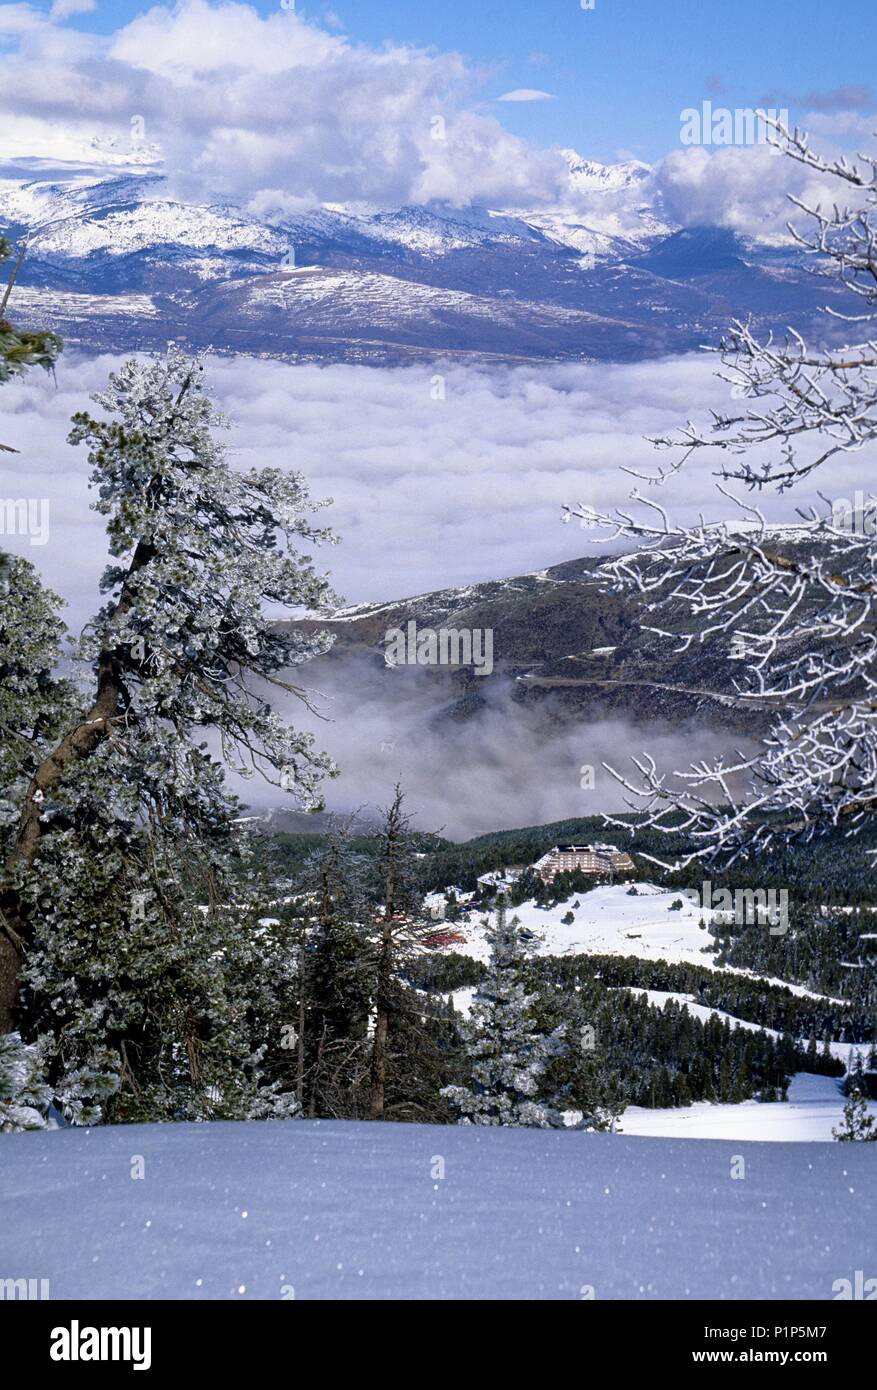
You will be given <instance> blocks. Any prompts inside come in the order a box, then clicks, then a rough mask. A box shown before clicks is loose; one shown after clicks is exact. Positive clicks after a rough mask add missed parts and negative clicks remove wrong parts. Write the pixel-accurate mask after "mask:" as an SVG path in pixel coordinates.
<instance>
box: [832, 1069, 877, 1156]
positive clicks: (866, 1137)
mask: <svg viewBox="0 0 877 1390" xmlns="http://www.w3.org/2000/svg"><path fill="white" fill-rule="evenodd" d="M831 1132H832V1134H833V1136H834V1138H835V1139H838V1140H839V1141H840V1142H841V1143H844V1144H849V1143H861V1142H865V1143H872V1144H873V1143H875V1142H877V1121H875V1119H874V1116H873V1115H872V1114H871V1112H870V1110H869V1109H868V1102H867V1101H866V1100H865V1096H864V1094H863V1092H862V1091H861V1090H860V1088H859V1087H858V1086H857V1085H856V1084H855V1082H853V1084H852V1085H851V1086H850V1090H849V1094H848V1095H847V1098H846V1102H845V1104H844V1117H843V1124H841V1125H839V1126H838V1127H837V1128H836V1129H833V1130H832V1131H831Z"/></svg>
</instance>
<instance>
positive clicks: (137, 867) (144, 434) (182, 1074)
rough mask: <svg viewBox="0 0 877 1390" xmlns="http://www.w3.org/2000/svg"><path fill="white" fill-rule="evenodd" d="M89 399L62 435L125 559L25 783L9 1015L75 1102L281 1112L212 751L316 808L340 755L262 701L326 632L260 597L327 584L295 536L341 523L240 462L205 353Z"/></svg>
mask: <svg viewBox="0 0 877 1390" xmlns="http://www.w3.org/2000/svg"><path fill="white" fill-rule="evenodd" d="M95 400H96V402H97V404H98V406H99V407H100V411H101V413H100V415H98V416H92V415H89V414H86V413H83V414H80V415H77V416H75V417H74V427H73V430H72V432H71V436H70V439H71V443H73V444H79V443H85V444H87V445H88V447H89V461H90V463H91V467H92V483H93V485H94V487H95V489H96V492H97V500H96V501H95V503H94V505H95V508H96V510H97V511H99V512H100V513H101V514H102V515H103V516H104V517H105V518H106V522H107V531H108V535H109V541H110V550H111V554H112V556H113V562H112V563H111V564H110V566H109V567H108V569H107V571H106V572H105V575H104V579H103V590H104V593H105V594H106V595H107V599H106V602H105V604H104V606H103V607H102V608H101V609H100V611H99V612H98V613H97V615H96V616H95V618H94V619H93V621H92V622H91V623H90V624H89V625H88V627H87V628H86V630H85V632H84V633H83V636H82V639H81V642H80V646H79V658H80V668H81V670H83V671H86V672H88V673H89V675H88V678H85V677H83V679H82V680H81V682H80V693H79V694H78V696H77V698H76V699H75V701H74V704H73V707H72V709H70V710H68V711H67V713H66V716H65V718H64V720H63V727H62V729H61V732H60V734H59V735H58V736H57V737H56V738H54V739H52V738H50V739H48V740H46V741H45V744H44V745H41V746H40V756H39V757H38V758H37V759H35V760H34V761H35V763H36V765H35V766H34V767H33V770H32V773H31V774H30V775H29V776H28V777H27V778H26V785H25V786H24V787H23V788H20V789H19V792H18V793H17V795H16V797H15V803H16V806H17V815H16V818H15V823H14V825H13V826H12V827H11V828H10V831H9V842H8V846H7V854H6V860H5V869H4V873H3V876H2V882H0V914H2V925H3V935H2V938H0V1030H8V1029H9V1028H10V1026H11V1025H12V1024H13V1022H14V1021H15V1018H16V1015H17V1014H19V1013H20V1014H22V1015H23V1017H24V1021H25V1022H26V1024H27V1030H28V1031H27V1034H26V1036H28V1037H36V1036H38V1035H39V1036H47V1037H48V1036H51V1037H52V1038H53V1039H54V1040H55V1051H54V1055H53V1056H52V1058H51V1063H50V1069H51V1082H52V1085H53V1086H54V1088H55V1092H56V1097H57V1098H58V1101H59V1104H60V1105H61V1107H62V1109H64V1110H65V1112H66V1113H67V1114H68V1116H69V1117H70V1118H73V1119H77V1118H79V1117H81V1116H85V1115H92V1114H93V1111H94V1107H95V1106H101V1105H103V1103H104V1102H105V1101H106V1099H107V1098H108V1097H109V1096H113V1095H115V1096H120V1097H121V1096H125V1097H127V1101H126V1104H127V1105H128V1107H129V1108H128V1112H127V1117H131V1116H132V1114H134V1113H136V1114H137V1115H138V1116H139V1117H146V1116H149V1115H153V1114H155V1115H159V1116H165V1115H167V1116H168V1117H174V1116H179V1115H184V1116H192V1117H199V1116H201V1115H204V1114H225V1115H229V1114H232V1113H235V1114H240V1113H269V1112H270V1113H288V1110H289V1102H288V1101H286V1100H281V1101H278V1106H279V1109H278V1110H277V1111H272V1110H271V1105H272V1102H271V1101H270V1094H271V1092H272V1087H271V1085H270V1084H268V1083H266V1082H265V1079H264V1069H263V1065H262V1058H263V1057H264V1048H265V1047H266V1046H271V1045H273V1040H271V1039H267V1038H264V1037H262V1036H260V1035H259V1034H258V1033H256V1034H255V1035H254V1034H253V1033H252V1030H251V1028H250V1024H249V1023H248V1019H249V1018H250V1010H249V1008H248V997H247V989H248V975H249V976H250V982H251V978H252V971H253V970H254V969H255V968H257V967H258V963H259V959H260V951H261V949H262V945H263V943H261V942H260V941H259V939H258V937H257V936H256V935H254V933H252V932H250V931H244V930H243V929H242V923H243V922H244V920H245V918H246V915H247V911H248V896H247V892H246V876H247V867H246V847H245V845H244V844H242V841H241V837H240V835H239V834H238V833H237V832H236V831H235V829H234V826H233V819H234V813H235V811H236V809H237V803H236V801H235V799H234V797H232V796H231V795H230V793H229V791H228V788H227V787H226V785H225V781H224V766H223V765H225V766H230V767H232V768H233V769H235V770H236V771H237V772H238V773H240V774H241V775H242V776H243V777H246V778H252V777H262V778H264V779H265V780H266V781H268V782H269V783H272V784H274V785H276V786H278V787H280V788H283V789H284V790H286V791H288V792H289V793H290V794H291V795H294V796H296V797H297V799H298V801H299V803H300V804H304V805H310V806H312V805H317V804H319V797H318V788H319V782H320V779H321V778H322V777H323V776H324V775H326V774H331V773H332V771H333V767H332V764H331V762H330V760H329V759H328V758H326V757H325V756H324V755H322V754H320V753H318V752H316V751H315V749H314V746H313V742H312V739H311V737H310V736H309V735H307V734H303V733H300V732H298V731H296V730H295V729H294V728H292V727H291V726H290V725H289V724H288V723H287V721H286V720H285V719H284V718H283V717H282V716H281V715H280V714H279V713H277V712H276V710H275V709H274V708H273V707H272V703H271V700H272V695H273V692H275V691H277V690H281V691H282V692H284V693H291V694H293V695H298V696H300V697H301V698H306V696H305V695H304V692H303V691H302V690H301V689H300V688H299V687H298V686H295V685H292V684H291V683H290V682H289V679H288V676H287V674H286V673H287V672H288V670H289V668H292V667H295V666H297V665H299V664H301V663H302V662H304V661H306V660H307V659H308V658H309V657H310V656H312V655H314V654H316V653H317V652H322V651H325V650H326V649H327V647H328V645H329V639H328V638H327V637H325V636H322V635H316V636H311V635H306V634H303V633H302V632H300V631H299V630H291V629H284V628H280V627H278V626H277V624H276V622H274V621H272V620H271V618H270V617H269V616H268V614H267V612H266V607H267V605H269V604H270V605H272V606H274V608H275V611H276V609H277V608H278V607H279V608H281V609H282V608H287V609H296V610H298V611H301V609H302V608H304V609H305V610H310V611H311V612H319V611H321V610H323V609H324V608H325V606H327V605H328V604H330V603H331V602H332V600H333V596H332V595H331V592H330V590H329V587H328V584H327V582H326V580H325V579H324V578H322V577H321V576H319V575H318V574H317V573H316V572H315V570H314V568H313V565H312V562H311V560H310V558H308V557H306V556H305V555H303V554H301V553H300V552H299V549H298V546H299V543H300V542H306V543H315V542H318V541H320V540H324V539H328V538H329V536H328V533H327V532H325V531H321V530H317V529H315V528H314V527H313V525H312V523H311V521H310V514H311V512H312V511H313V506H312V504H311V503H310V502H309V499H308V496H307V492H306V490H305V487H304V483H303V481H302V479H301V477H300V476H298V475H296V474H287V473H284V472H281V471H280V470H277V469H250V470H247V471H236V470H234V469H232V468H231V467H230V466H229V463H228V460H227V458H226V455H225V452H224V450H223V448H222V446H221V444H220V443H219V441H218V440H217V439H216V438H215V437H214V431H215V430H216V429H217V428H218V427H219V426H221V425H223V424H224V423H225V422H224V421H223V420H222V418H221V417H220V416H219V415H218V414H217V412H216V410H215V408H214V406H213V404H212V402H211V400H210V397H209V395H208V394H207V391H206V389H205V386H204V381H203V369H202V364H201V362H200V361H199V360H197V359H193V358H191V357H188V356H186V355H185V354H183V353H181V352H179V351H177V350H176V349H174V348H171V349H170V350H169V351H168V353H167V354H166V355H165V356H164V357H161V358H159V359H156V360H152V361H150V362H147V363H140V362H136V361H129V362H127V363H125V364H124V366H123V367H122V368H121V369H120V370H119V371H118V372H115V373H113V375H112V376H111V377H110V381H109V386H108V389H107V390H106V391H105V392H102V393H101V394H100V395H98V396H97V397H95ZM0 660H2V653H0ZM0 685H2V674H0ZM89 685H90V689H89ZM214 752H215V753H216V755H217V756H214ZM21 983H24V985H25V986H26V989H25V991H24V994H23V995H22V996H20V995H19V985H20V984H21ZM137 1107H139V1110H138V1109H137ZM266 1107H267V1109H266Z"/></svg>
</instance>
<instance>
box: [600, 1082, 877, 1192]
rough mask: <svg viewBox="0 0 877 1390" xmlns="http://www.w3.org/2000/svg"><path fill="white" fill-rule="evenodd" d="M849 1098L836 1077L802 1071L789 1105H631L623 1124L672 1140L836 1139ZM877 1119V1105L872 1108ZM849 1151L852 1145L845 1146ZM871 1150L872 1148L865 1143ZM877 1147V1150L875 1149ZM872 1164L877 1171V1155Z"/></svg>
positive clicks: (628, 1128) (792, 1087) (632, 1130)
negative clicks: (660, 1107)
mask: <svg viewBox="0 0 877 1390" xmlns="http://www.w3.org/2000/svg"><path fill="white" fill-rule="evenodd" d="M843 1107H844V1097H843V1095H842V1094H841V1091H840V1088H839V1081H838V1079H837V1078H836V1077H833V1076H815V1075H812V1074H811V1073H810V1072H799V1073H798V1075H797V1076H793V1077H792V1080H791V1082H790V1084H789V1099H788V1101H768V1102H767V1103H766V1104H764V1105H761V1104H759V1102H758V1101H756V1100H746V1101H743V1102H742V1104H740V1105H721V1104H716V1105H714V1104H711V1103H710V1102H709V1101H703V1100H701V1101H695V1103H694V1104H693V1105H687V1106H685V1107H684V1108H683V1109H680V1110H646V1109H643V1108H642V1107H641V1106H639V1105H631V1106H628V1108H627V1110H625V1112H624V1114H623V1115H622V1116H621V1119H620V1120H619V1125H618V1127H619V1129H620V1130H621V1131H622V1132H623V1133H624V1134H640V1135H643V1134H646V1135H653V1136H660V1137H662V1138H668V1139H736V1140H738V1141H739V1142H740V1143H743V1142H744V1141H745V1142H746V1143H764V1142H768V1143H770V1142H774V1143H783V1142H795V1143H813V1142H824V1141H830V1140H831V1137H832V1135H831V1131H832V1129H834V1128H835V1126H837V1125H839V1124H840V1123H841V1121H842V1119H843ZM868 1108H869V1109H870V1111H871V1113H872V1115H875V1116H877V1103H875V1102H874V1101H871V1102H870V1103H869V1107H868ZM840 1147H841V1148H843V1149H848V1148H850V1147H851V1146H850V1145H849V1144H843V1145H841V1146H840ZM864 1147H865V1148H868V1149H870V1148H871V1146H870V1145H865V1146H864ZM875 1147H877V1146H875ZM872 1162H873V1164H874V1168H875V1172H877V1152H875V1153H874V1154H873V1158H872Z"/></svg>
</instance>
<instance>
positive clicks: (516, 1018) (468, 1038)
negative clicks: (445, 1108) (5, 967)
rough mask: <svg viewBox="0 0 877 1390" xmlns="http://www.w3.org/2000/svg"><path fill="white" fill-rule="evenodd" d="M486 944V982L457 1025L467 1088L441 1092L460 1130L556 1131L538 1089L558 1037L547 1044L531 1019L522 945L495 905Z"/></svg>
mask: <svg viewBox="0 0 877 1390" xmlns="http://www.w3.org/2000/svg"><path fill="white" fill-rule="evenodd" d="M487 939H488V942H489V944H490V963H489V966H488V974H487V978H486V979H485V981H484V983H483V984H482V985H481V987H480V990H479V995H478V997H477V998H476V1000H475V1002H474V1004H473V1006H472V1012H471V1014H470V1016H469V1018H468V1019H466V1020H464V1021H463V1023H461V1025H460V1032H461V1034H462V1037H463V1043H464V1050H465V1054H466V1058H467V1061H468V1064H469V1074H470V1078H469V1084H468V1085H467V1086H446V1087H445V1088H444V1089H443V1090H442V1095H443V1096H444V1097H445V1098H446V1099H447V1100H448V1101H449V1102H450V1104H451V1105H452V1107H453V1108H454V1109H455V1110H456V1111H457V1112H458V1114H459V1123H460V1124H475V1125H532V1126H536V1127H538V1128H541V1129H548V1128H554V1127H559V1126H560V1125H562V1123H563V1119H562V1116H561V1114H560V1112H559V1111H558V1110H557V1109H556V1108H555V1107H554V1106H553V1105H551V1104H550V1103H548V1102H545V1101H543V1100H542V1099H540V1097H539V1087H540V1081H541V1078H542V1075H543V1072H544V1071H545V1068H546V1066H547V1064H548V1061H549V1059H550V1058H551V1057H552V1056H554V1055H556V1053H557V1051H558V1049H559V1048H560V1047H561V1046H562V1043H561V1033H562V1030H561V1029H558V1030H557V1032H556V1033H554V1034H552V1035H551V1036H550V1037H546V1036H545V1035H544V1034H543V1033H542V1032H540V1030H539V1028H538V1025H537V1024H536V1023H535V1022H534V1020H533V1018H532V1016H531V1006H532V1004H533V1003H534V1001H535V999H536V996H535V995H534V994H531V993H528V991H527V988H526V985H525V983H524V978H523V976H524V970H525V966H526V961H527V956H528V953H529V950H528V943H527V941H526V940H525V939H524V936H523V933H522V928H521V924H520V921H519V920H518V918H517V917H512V918H511V920H509V919H508V917H507V914H506V909H505V904H504V902H503V901H502V899H500V901H499V903H498V905H497V909H496V918H495V921H494V923H493V924H492V926H491V927H489V928H488V931H487Z"/></svg>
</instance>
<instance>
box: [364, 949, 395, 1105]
mask: <svg viewBox="0 0 877 1390" xmlns="http://www.w3.org/2000/svg"><path fill="white" fill-rule="evenodd" d="M392 969H393V928H392V925H391V923H390V922H385V923H384V930H383V933H382V936H381V955H380V959H379V961H378V977H377V990H376V1014H375V1036H374V1041H373V1043H372V1072H371V1099H370V1104H369V1119H370V1120H382V1119H383V1118H384V1094H385V1092H386V1087H387V1034H388V1032H389V1025H390V1008H389V1001H390V977H391V974H392Z"/></svg>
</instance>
